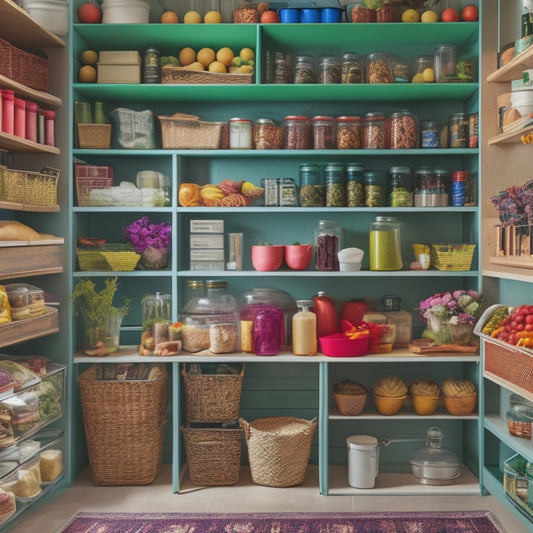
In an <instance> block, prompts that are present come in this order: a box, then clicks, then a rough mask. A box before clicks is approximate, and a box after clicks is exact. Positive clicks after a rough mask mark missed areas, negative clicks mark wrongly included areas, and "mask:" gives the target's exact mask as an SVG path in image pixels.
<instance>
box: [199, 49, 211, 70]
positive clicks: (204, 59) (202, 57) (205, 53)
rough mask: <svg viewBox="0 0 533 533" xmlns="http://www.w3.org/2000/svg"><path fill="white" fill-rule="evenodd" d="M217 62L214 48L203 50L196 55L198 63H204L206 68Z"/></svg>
mask: <svg viewBox="0 0 533 533" xmlns="http://www.w3.org/2000/svg"><path fill="white" fill-rule="evenodd" d="M214 60H215V51H214V50H213V49H212V48H207V47H206V48H202V49H201V50H199V51H198V53H197V54H196V61H199V62H200V63H202V65H203V66H204V67H208V66H209V64H210V63H212V62H213V61H214Z"/></svg>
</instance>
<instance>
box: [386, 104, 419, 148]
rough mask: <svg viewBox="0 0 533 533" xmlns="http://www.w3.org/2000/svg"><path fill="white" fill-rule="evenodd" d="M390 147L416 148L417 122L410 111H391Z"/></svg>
mask: <svg viewBox="0 0 533 533" xmlns="http://www.w3.org/2000/svg"><path fill="white" fill-rule="evenodd" d="M389 125H390V147H391V148H392V149H402V148H418V145H419V144H418V123H417V120H416V117H415V116H414V115H413V113H411V112H410V111H406V110H403V111H398V112H396V113H393V114H392V115H391V117H390V121H389Z"/></svg>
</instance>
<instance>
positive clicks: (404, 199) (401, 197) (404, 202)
mask: <svg viewBox="0 0 533 533" xmlns="http://www.w3.org/2000/svg"><path fill="white" fill-rule="evenodd" d="M388 176H389V206H390V207H412V206H413V179H412V175H411V169H410V168H409V167H390V168H389V171H388Z"/></svg>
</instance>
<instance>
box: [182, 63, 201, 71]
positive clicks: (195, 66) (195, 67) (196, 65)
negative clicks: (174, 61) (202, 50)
mask: <svg viewBox="0 0 533 533" xmlns="http://www.w3.org/2000/svg"><path fill="white" fill-rule="evenodd" d="M185 68H187V69H189V70H205V68H204V66H203V65H202V63H200V61H193V62H192V63H191V64H190V65H187V66H186V67H185Z"/></svg>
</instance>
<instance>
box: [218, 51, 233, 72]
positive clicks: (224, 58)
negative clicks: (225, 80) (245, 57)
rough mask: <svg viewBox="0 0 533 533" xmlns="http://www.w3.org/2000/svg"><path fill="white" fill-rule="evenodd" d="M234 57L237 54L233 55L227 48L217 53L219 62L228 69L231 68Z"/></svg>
mask: <svg viewBox="0 0 533 533" xmlns="http://www.w3.org/2000/svg"><path fill="white" fill-rule="evenodd" d="M234 57H235V54H234V53H233V50H232V49H231V48H229V47H227V46H225V47H224V48H221V49H220V50H219V51H218V52H217V61H220V63H222V64H223V65H225V66H226V67H229V66H231V62H232V61H233V58H234Z"/></svg>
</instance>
